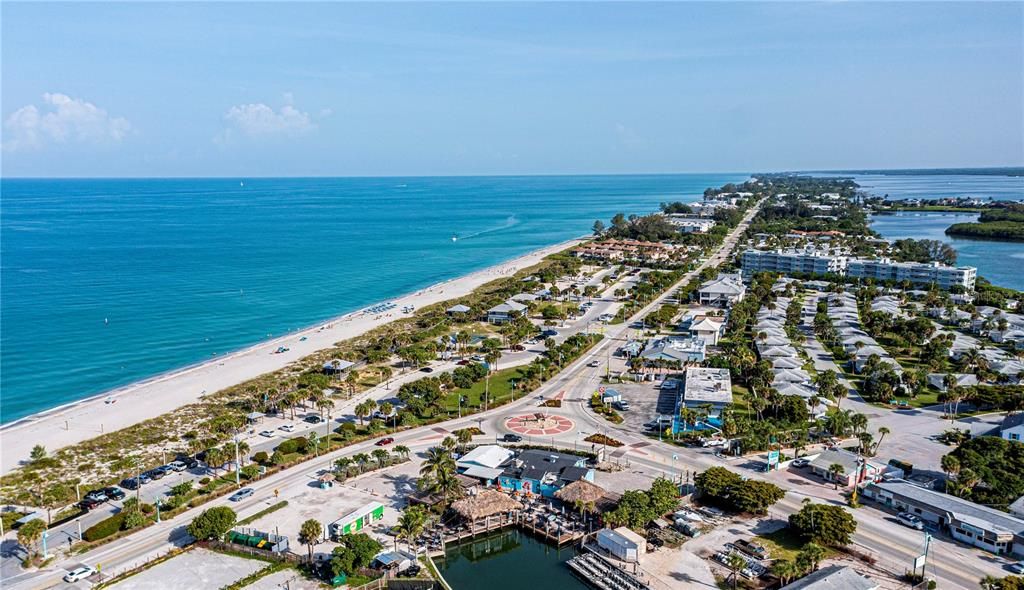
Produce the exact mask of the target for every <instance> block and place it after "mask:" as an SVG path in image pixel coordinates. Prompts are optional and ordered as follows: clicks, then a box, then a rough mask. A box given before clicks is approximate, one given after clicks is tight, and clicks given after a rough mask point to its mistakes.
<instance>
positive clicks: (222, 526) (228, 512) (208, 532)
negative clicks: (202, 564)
mask: <svg viewBox="0 0 1024 590" xmlns="http://www.w3.org/2000/svg"><path fill="white" fill-rule="evenodd" d="M237 518H238V515H236V514H235V511H234V510H232V509H230V508H228V507H227V506H217V507H215V508H210V509H209V510H204V511H203V512H202V514H200V515H199V516H197V517H195V518H194V519H193V520H192V522H190V523H189V524H188V526H187V527H186V529H185V530H187V531H188V534H190V535H192V536H193V537H194V538H196V539H199V540H204V539H220V538H221V537H223V536H224V535H226V534H227V533H228V531H230V530H231V527H233V526H235V522H236V520H237Z"/></svg>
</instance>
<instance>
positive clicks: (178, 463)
mask: <svg viewBox="0 0 1024 590" xmlns="http://www.w3.org/2000/svg"><path fill="white" fill-rule="evenodd" d="M167 466H168V467H170V468H171V469H172V470H173V471H185V470H186V469H188V463H186V462H184V461H182V460H181V459H177V460H175V461H171V462H170V463H168V464H167Z"/></svg>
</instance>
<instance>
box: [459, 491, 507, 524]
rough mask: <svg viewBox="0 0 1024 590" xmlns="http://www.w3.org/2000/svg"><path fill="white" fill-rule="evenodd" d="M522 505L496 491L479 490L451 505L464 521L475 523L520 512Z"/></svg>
mask: <svg viewBox="0 0 1024 590" xmlns="http://www.w3.org/2000/svg"><path fill="white" fill-rule="evenodd" d="M522 509H523V505H522V504H520V503H519V501H517V500H513V499H512V498H511V497H510V496H509V495H508V494H505V493H504V492H499V491H497V490H481V491H480V492H479V493H477V494H475V495H472V496H467V497H465V498H463V499H461V500H456V501H455V502H453V503H452V510H454V511H455V512H456V513H457V514H458V515H459V516H461V517H462V518H465V519H466V520H470V521H476V520H480V519H481V518H487V517H488V516H494V515H495V514H504V513H506V512H512V511H515V510H522Z"/></svg>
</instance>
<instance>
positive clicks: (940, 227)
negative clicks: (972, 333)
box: [871, 211, 1024, 291]
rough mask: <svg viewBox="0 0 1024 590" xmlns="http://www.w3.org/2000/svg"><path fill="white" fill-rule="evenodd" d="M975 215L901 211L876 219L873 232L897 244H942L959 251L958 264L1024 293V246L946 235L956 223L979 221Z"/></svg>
mask: <svg viewBox="0 0 1024 590" xmlns="http://www.w3.org/2000/svg"><path fill="white" fill-rule="evenodd" d="M977 218H978V215H977V214H976V213H942V212H932V211H927V212H915V211H901V212H900V213H897V214H894V215H874V216H872V217H871V229H873V230H875V231H876V232H878V233H879V234H881V236H882V237H883V238H886V239H888V240H896V239H902V238H913V239H915V240H924V239H928V240H941V241H943V242H947V243H949V244H950V245H952V246H953V248H955V249H956V252H957V264H960V265H963V266H976V267H977V268H978V274H979V275H981V276H983V277H985V278H986V279H988V280H989V281H991V282H992V283H993V284H995V285H999V286H1000V287H1009V288H1011V289H1017V290H1018V291H1024V271H1022V270H1021V268H1022V267H1024V243H1021V242H1010V241H998V240H972V239H966V238H954V237H952V236H947V235H946V234H945V231H946V228H947V227H949V226H951V225H953V224H954V223H965V222H969V221H975V220H977Z"/></svg>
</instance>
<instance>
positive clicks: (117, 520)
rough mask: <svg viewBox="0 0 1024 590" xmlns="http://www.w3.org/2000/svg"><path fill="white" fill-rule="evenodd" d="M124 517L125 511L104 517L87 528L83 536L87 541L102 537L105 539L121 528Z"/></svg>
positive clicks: (97, 539)
mask: <svg viewBox="0 0 1024 590" xmlns="http://www.w3.org/2000/svg"><path fill="white" fill-rule="evenodd" d="M124 517H125V513H124V512H118V513H117V514H115V515H113V516H110V517H108V518H104V519H103V520H101V521H99V522H97V523H96V524H94V525H92V526H91V527H89V528H87V529H85V532H84V533H82V538H83V539H85V540H86V541H99V540H100V539H105V538H107V537H109V536H110V535H113V534H114V533H116V532H117V531H119V530H121V526H122V524H123V522H124Z"/></svg>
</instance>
